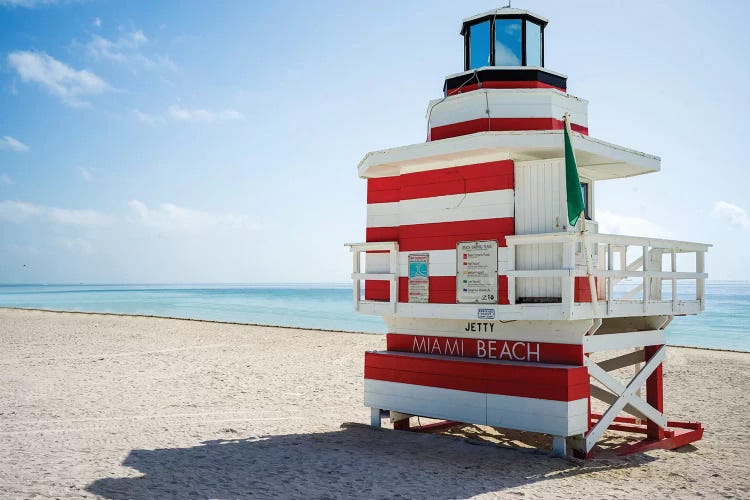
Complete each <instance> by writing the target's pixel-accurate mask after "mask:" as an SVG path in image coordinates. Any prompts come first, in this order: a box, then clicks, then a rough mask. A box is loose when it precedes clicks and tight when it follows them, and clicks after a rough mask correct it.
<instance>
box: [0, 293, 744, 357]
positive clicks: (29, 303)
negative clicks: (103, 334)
mask: <svg viewBox="0 0 750 500" xmlns="http://www.w3.org/2000/svg"><path fill="white" fill-rule="evenodd" d="M694 293H695V292H694V289H690V288H688V287H679V288H678V297H686V298H687V297H690V296H691V295H692V296H693V297H694V296H695V295H694ZM665 298H668V297H665ZM0 307H22V308H38V309H51V310H57V311H85V312H109V313H122V314H145V315H153V316H168V317H175V318H193V319H205V320H215V321H230V322H237V323H252V324H260V325H278V326H294V327H303V328H319V329H326V330H342V331H354V332H371V333H383V332H385V325H384V324H383V322H382V320H381V319H380V318H379V317H376V316H366V315H361V314H356V313H355V312H354V311H353V308H352V290H351V286H350V285H348V284H346V285H331V284H319V285H0ZM667 340H668V342H669V343H670V344H672V345H686V346H695V347H712V348H719V349H733V350H740V351H748V352H750V282H748V281H724V282H712V281H709V282H707V284H706V311H705V312H704V313H703V314H700V315H698V316H687V317H677V318H675V319H674V321H673V322H672V324H671V325H670V326H669V328H668V329H667Z"/></svg>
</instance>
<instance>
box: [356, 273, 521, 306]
mask: <svg viewBox="0 0 750 500" xmlns="http://www.w3.org/2000/svg"><path fill="white" fill-rule="evenodd" d="M429 287H430V293H429V303H430V304H455V303H456V277H455V276H430V278H429ZM497 295H498V299H499V302H498V303H499V304H510V302H509V301H508V277H507V276H505V275H502V276H498V277H497ZM365 300H382V301H385V302H388V301H390V300H391V289H390V282H389V281H385V280H366V281H365ZM398 301H399V302H404V303H406V302H409V278H407V277H405V276H401V277H399V279H398Z"/></svg>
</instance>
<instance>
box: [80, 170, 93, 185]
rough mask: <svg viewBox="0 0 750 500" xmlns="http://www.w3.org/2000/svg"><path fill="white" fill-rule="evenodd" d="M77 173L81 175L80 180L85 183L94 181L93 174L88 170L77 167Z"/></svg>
mask: <svg viewBox="0 0 750 500" xmlns="http://www.w3.org/2000/svg"><path fill="white" fill-rule="evenodd" d="M78 173H79V174H80V175H81V178H82V179H83V180H84V181H86V182H91V181H93V180H94V173H93V171H92V170H91V169H90V168H86V167H78Z"/></svg>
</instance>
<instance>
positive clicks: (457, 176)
mask: <svg viewBox="0 0 750 500" xmlns="http://www.w3.org/2000/svg"><path fill="white" fill-rule="evenodd" d="M500 189H513V161H512V160H501V161H492V162H486V163H477V164H474V165H464V166H461V167H449V168H441V169H437V170H430V171H428V172H415V173H412V174H404V175H400V176H391V177H378V178H373V179H368V180H367V203H392V202H397V201H400V200H413V199H416V198H431V197H434V196H446V195H451V194H464V193H480V192H484V191H495V190H500Z"/></svg>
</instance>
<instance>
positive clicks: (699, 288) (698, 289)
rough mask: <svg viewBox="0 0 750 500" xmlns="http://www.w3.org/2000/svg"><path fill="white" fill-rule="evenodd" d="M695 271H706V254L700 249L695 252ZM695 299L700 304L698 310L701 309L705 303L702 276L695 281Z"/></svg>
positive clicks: (704, 287) (704, 285) (704, 286)
mask: <svg viewBox="0 0 750 500" xmlns="http://www.w3.org/2000/svg"><path fill="white" fill-rule="evenodd" d="M695 272H696V273H704V272H706V254H705V253H704V252H702V251H700V250H697V251H696V252H695ZM695 299H696V300H697V301H698V304H699V305H700V310H701V311H703V310H704V308H705V303H706V280H705V279H703V278H698V279H697V280H696V281H695Z"/></svg>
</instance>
